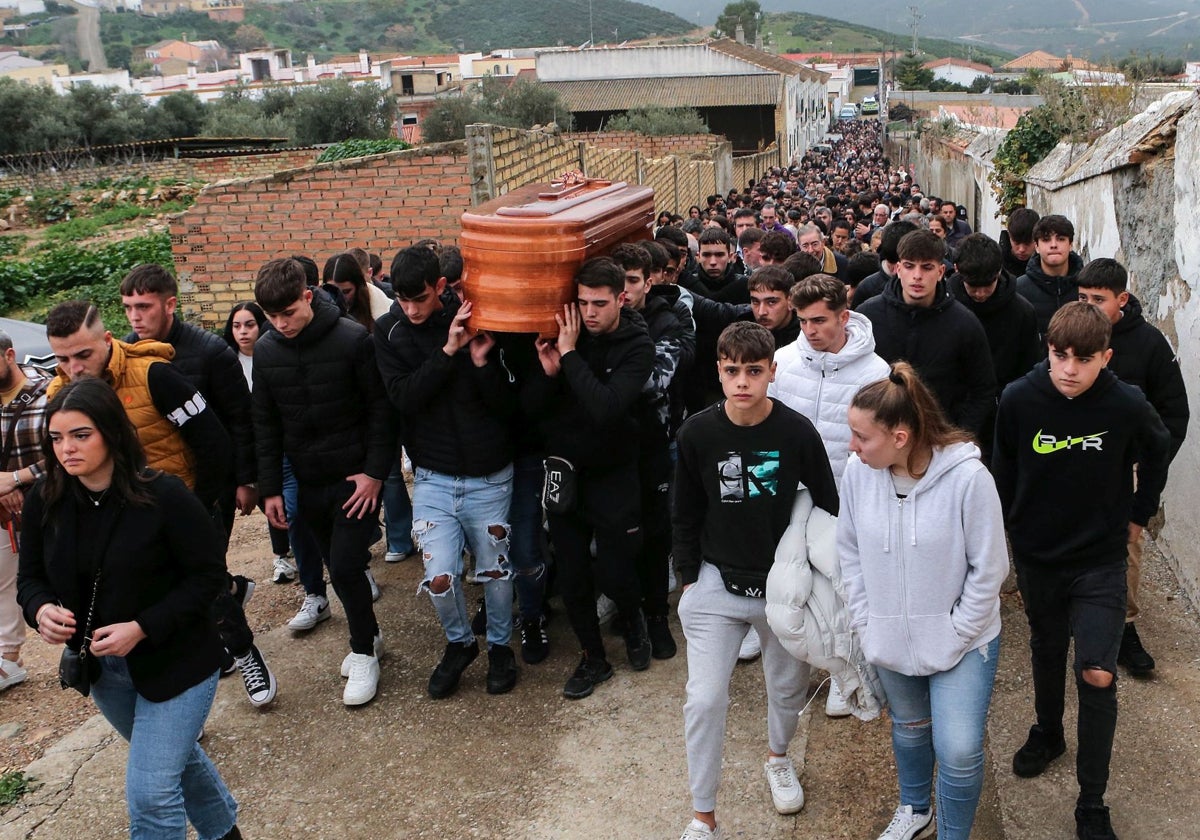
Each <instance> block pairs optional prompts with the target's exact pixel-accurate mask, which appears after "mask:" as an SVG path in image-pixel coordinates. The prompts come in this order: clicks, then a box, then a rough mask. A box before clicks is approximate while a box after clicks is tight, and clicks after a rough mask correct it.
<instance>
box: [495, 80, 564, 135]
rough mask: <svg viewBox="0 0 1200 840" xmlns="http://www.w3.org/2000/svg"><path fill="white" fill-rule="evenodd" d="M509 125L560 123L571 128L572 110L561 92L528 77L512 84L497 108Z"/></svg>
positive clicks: (525, 125)
mask: <svg viewBox="0 0 1200 840" xmlns="http://www.w3.org/2000/svg"><path fill="white" fill-rule="evenodd" d="M496 110H497V112H498V113H499V115H500V117H501V119H502V120H503V121H504V124H505V125H511V126H515V127H517V128H532V127H533V126H535V125H546V124H548V123H552V122H553V123H557V124H558V125H559V126H560V127H562V128H570V127H571V111H570V110H569V109H568V108H567V106H566V103H564V102H563V100H562V96H560V95H559V93H558V91H555V90H552V89H550V88H548V87H546V86H545V85H539V84H538V83H537V82H532V81H529V80H528V79H519V80H518V81H516V82H514V83H513V84H511V85H509V86H508V88H507V89H506V90H505V91H504V94H503V95H502V96H501V97H500V102H499V103H498V105H497V108H496Z"/></svg>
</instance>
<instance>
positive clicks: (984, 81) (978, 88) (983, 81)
mask: <svg viewBox="0 0 1200 840" xmlns="http://www.w3.org/2000/svg"><path fill="white" fill-rule="evenodd" d="M991 86H992V79H991V77H990V76H976V77H975V78H974V79H972V80H971V88H970V90H971V93H987V92H988V89H989V88H990V87H991Z"/></svg>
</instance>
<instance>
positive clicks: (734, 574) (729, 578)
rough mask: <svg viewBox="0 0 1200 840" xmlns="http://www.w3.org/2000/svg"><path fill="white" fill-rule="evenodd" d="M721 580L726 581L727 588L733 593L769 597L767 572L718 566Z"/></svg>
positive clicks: (749, 596) (743, 595) (753, 596)
mask: <svg viewBox="0 0 1200 840" xmlns="http://www.w3.org/2000/svg"><path fill="white" fill-rule="evenodd" d="M717 570H718V571H720V573H721V580H722V581H724V582H725V590H726V591H727V592H730V593H732V594H733V595H741V596H742V597H744V598H765V597H767V573H766V572H758V571H753V570H750V569H732V568H730V567H729V566H717Z"/></svg>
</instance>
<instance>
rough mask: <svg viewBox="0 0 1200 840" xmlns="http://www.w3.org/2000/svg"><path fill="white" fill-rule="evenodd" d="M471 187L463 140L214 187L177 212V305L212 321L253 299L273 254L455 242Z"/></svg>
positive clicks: (385, 253) (391, 249)
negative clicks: (428, 241) (426, 240)
mask: <svg viewBox="0 0 1200 840" xmlns="http://www.w3.org/2000/svg"><path fill="white" fill-rule="evenodd" d="M470 195H471V191H470V179H469V177H468V169H467V158H466V149H465V146H464V144H463V143H461V142H459V143H440V144H434V145H430V146H423V147H421V148H418V149H410V150H407V151H401V152H391V153H388V154H383V155H373V156H371V157H365V158H355V159H352V160H342V161H335V162H333V163H324V164H311V165H309V166H306V167H304V168H300V169H289V170H284V171H280V172H276V173H274V174H272V175H268V176H264V177H259V178H252V179H242V180H234V181H228V182H224V183H218V184H214V185H210V186H208V187H206V188H205V189H204V190H202V191H201V192H200V194H199V196H197V199H196V203H195V205H193V206H192V207H191V208H190V209H189V210H187V211H186V212H184V213H180V214H178V215H176V216H174V217H173V218H172V220H171V251H172V254H173V256H174V261H175V269H176V272H177V273H178V276H179V283H180V303H181V304H182V305H183V307H184V312H185V315H187V316H188V317H189V318H194V319H198V320H199V321H200V322H201V323H202V324H203V325H205V326H210V327H211V326H215V325H217V324H219V323H224V320H225V317H226V316H227V314H228V312H229V309H230V308H231V307H232V305H233V304H234V303H236V302H238V301H240V300H249V299H252V297H253V295H252V293H251V290H252V288H253V281H254V276H255V274H256V273H257V272H258V269H259V267H261V266H262V264H263V263H264V262H266V261H267V260H269V259H273V258H275V257H278V256H285V255H290V254H306V255H308V256H310V257H312V258H313V259H314V260H316V262H317V264H318V265H323V264H324V261H325V260H326V259H327V258H329V257H330V256H332V255H333V254H335V253H337V252H339V251H343V250H345V249H347V248H352V247H360V248H366V249H367V250H369V251H373V252H375V253H377V254H379V255H380V256H382V257H383V258H384V260H385V261H387V260H390V259H391V257H392V256H393V255H394V254H395V253H396V251H398V250H399V249H400V248H402V247H404V246H406V245H408V244H410V243H412V242H413V241H414V240H416V239H421V238H424V237H433V238H437V239H440V240H442V241H444V242H454V241H457V239H458V231H459V229H460V227H461V223H460V219H461V215H462V213H463V211H464V210H466V209H467V207H468V206H470Z"/></svg>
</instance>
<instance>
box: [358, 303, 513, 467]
mask: <svg viewBox="0 0 1200 840" xmlns="http://www.w3.org/2000/svg"><path fill="white" fill-rule="evenodd" d="M441 303H442V308H441V309H439V310H438V311H436V312H434V313H433V314H432V315H430V316H429V318H427V319H426V320H424V321H422V322H421V323H420V324H414V323H412V322H411V321H410V320H408V316H407V315H405V314H404V310H403V309H402V308H401V307H400V304H398V303H393V304H392V308H391V309H389V310H388V312H387V314H385V315H384V316H383V317H381V318H380V319H379V320H378V321H377V322H376V324H375V358H376V360H377V361H378V363H379V372H380V374H381V375H382V376H383V384H384V387H385V388H386V390H387V394H388V399H389V400H390V401H391V404H392V406H393V407H395V409H396V410H397V411H398V412H399V413H400V417H401V419H402V421H403V427H404V431H403V435H404V445H405V446H406V447H407V449H408V454H409V457H411V458H412V462H413V464H414V465H416V466H418V467H424V468H425V469H429V470H433V471H434V472H438V473H442V474H444V475H463V476H475V477H479V476H484V475H491V474H492V473H494V472H496V471H498V470H500V469H503V468H504V467H505V466H506V465H508V464H510V463H511V462H512V460H513V435H512V427H511V423H510V420H511V417H512V413H513V410H514V409H515V408H516V396H517V395H516V388H514V387H512V383H511V382H510V377H509V372H508V371H507V370H506V369H505V368H504V367H503V365H501V363H500V352H499V350H497V349H496V348H493V349H492V351H491V352H490V353H489V354H488V358H487V362H486V363H485V364H484V365H483V367H476V366H475V363H474V362H473V361H472V360H471V352H470V350H469V349H468V348H466V347H462V348H460V349H459V350H458V352H457V353H455V354H454V355H453V356H447V355H446V354H445V353H444V352H442V347H444V346H445V344H446V339H447V338H448V337H449V334H450V324H451V322H453V320H454V317H455V316H456V315H457V314H458V309H459V307H460V306H461V303H460V302H459V300H458V297H456V296H455V294H454V293H453V292H446V293H445V294H443V295H442V297H441Z"/></svg>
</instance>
